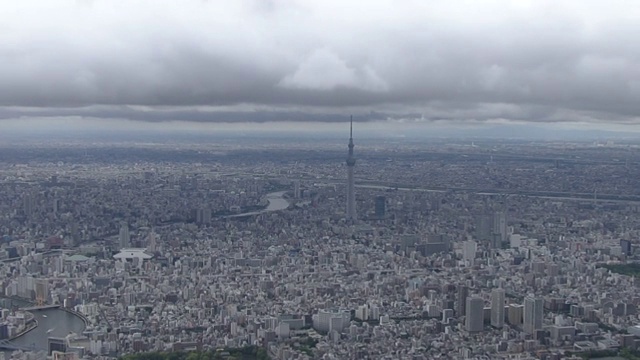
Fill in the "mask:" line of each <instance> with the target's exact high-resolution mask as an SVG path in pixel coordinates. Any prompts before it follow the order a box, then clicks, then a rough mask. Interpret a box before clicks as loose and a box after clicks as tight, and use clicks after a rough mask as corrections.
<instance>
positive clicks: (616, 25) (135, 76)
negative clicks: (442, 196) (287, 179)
mask: <svg viewBox="0 0 640 360" xmlns="http://www.w3.org/2000/svg"><path fill="white" fill-rule="evenodd" d="M114 4H115V2H112V1H106V0H95V1H82V2H78V1H64V0H58V1H49V2H40V1H35V0H31V1H30V0H26V1H20V2H12V3H10V4H9V5H3V11H2V12H0V63H1V64H2V67H0V80H1V81H0V106H2V107H3V109H0V118H17V117H21V116H25V115H29V116H44V117H46V116H87V117H100V118H126V119H132V120H144V121H169V120H188V121H198V122H202V121H284V120H294V121H296V120H312V121H331V120H334V119H341V117H342V116H344V114H346V113H352V112H355V113H357V114H359V115H360V116H359V119H361V120H384V119H387V118H393V119H403V118H407V119H412V121H434V120H452V121H453V120H478V121H485V120H492V119H505V120H519V121H543V122H557V121H589V122H599V121H601V122H607V121H612V122H620V123H626V122H634V121H636V120H637V119H638V115H637V114H638V110H639V109H638V100H639V99H640V50H638V48H637V47H634V46H630V44H629V41H631V39H632V38H633V36H634V34H636V33H638V30H640V22H638V21H637V20H639V19H638V10H636V9H635V8H636V7H634V6H629V5H630V4H629V3H627V2H623V1H613V2H607V3H606V4H604V3H603V2H600V1H567V2H561V3H560V4H557V2H552V1H531V2H528V1H516V2H512V1H486V2H485V1H483V2H475V1H468V2H467V1H457V2H451V4H449V2H440V1H433V2H430V1H407V2H402V3H397V2H392V1H383V0H376V1H370V2H359V1H358V2H356V1H353V2H344V1H335V2H334V1H323V2H311V1H286V0H283V1H269V2H267V1H258V0H256V1H233V2H229V1H196V0H186V1H181V2H174V1H162V0H160V1H153V2H151V1H142V0H137V1H128V2H122V3H118V4H117V5H114ZM203 109H204V110H203Z"/></svg>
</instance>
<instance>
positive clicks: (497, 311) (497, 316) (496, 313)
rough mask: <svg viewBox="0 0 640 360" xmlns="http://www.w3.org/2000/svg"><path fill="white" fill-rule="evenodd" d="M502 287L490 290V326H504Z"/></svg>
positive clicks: (503, 295)
mask: <svg viewBox="0 0 640 360" xmlns="http://www.w3.org/2000/svg"><path fill="white" fill-rule="evenodd" d="M504 297H505V291H504V289H493V290H491V326H493V327H495V328H502V327H503V326H504Z"/></svg>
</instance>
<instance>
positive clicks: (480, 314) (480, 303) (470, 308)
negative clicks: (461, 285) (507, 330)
mask: <svg viewBox="0 0 640 360" xmlns="http://www.w3.org/2000/svg"><path fill="white" fill-rule="evenodd" d="M465 328H466V329H467V331H468V332H481V331H482V330H483V329H484V300H482V299H481V298H479V297H470V298H467V309H466V315H465Z"/></svg>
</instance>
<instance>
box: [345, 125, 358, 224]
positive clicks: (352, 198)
mask: <svg viewBox="0 0 640 360" xmlns="http://www.w3.org/2000/svg"><path fill="white" fill-rule="evenodd" d="M353 146H354V145H353V117H351V124H350V130H349V156H348V157H347V220H351V221H354V220H356V186H355V180H354V178H353V168H354V167H355V166H356V159H355V158H354V157H353Z"/></svg>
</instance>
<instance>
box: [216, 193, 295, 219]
mask: <svg viewBox="0 0 640 360" xmlns="http://www.w3.org/2000/svg"><path fill="white" fill-rule="evenodd" d="M285 193H286V191H277V192H272V193H268V194H267V195H266V198H267V201H268V202H269V204H268V205H267V207H266V208H264V209H262V210H258V211H251V212H246V213H241V214H235V215H229V216H225V217H226V218H236V217H244V216H251V215H258V214H262V213H266V212H270V211H278V210H284V209H286V208H287V207H289V201H287V199H285V198H284V197H283V196H284V194H285Z"/></svg>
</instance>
